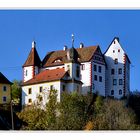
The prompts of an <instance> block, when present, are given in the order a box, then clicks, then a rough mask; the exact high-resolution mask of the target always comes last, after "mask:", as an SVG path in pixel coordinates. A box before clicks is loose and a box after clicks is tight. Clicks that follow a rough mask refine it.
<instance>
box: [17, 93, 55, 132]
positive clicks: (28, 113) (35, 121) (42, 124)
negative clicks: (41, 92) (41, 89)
mask: <svg viewBox="0 0 140 140" xmlns="http://www.w3.org/2000/svg"><path fill="white" fill-rule="evenodd" d="M56 116H57V94H56V91H55V90H53V91H50V93H49V96H48V102H47V103H46V107H45V108H43V109H41V106H40V104H38V102H37V103H36V102H35V103H34V104H32V105H31V106H26V107H25V108H24V109H23V110H22V111H21V112H20V113H18V117H19V118H20V119H21V120H22V121H23V125H22V128H21V129H23V130H54V129H56V128H55V124H56Z"/></svg>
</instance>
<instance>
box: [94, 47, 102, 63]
mask: <svg viewBox="0 0 140 140" xmlns="http://www.w3.org/2000/svg"><path fill="white" fill-rule="evenodd" d="M93 62H95V63H100V64H105V59H104V56H103V54H102V52H101V49H100V47H98V48H97V50H96V51H95V53H94V55H93Z"/></svg>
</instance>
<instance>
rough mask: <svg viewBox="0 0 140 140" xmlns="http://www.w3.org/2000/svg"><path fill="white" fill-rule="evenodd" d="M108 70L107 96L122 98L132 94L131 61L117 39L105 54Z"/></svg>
mask: <svg viewBox="0 0 140 140" xmlns="http://www.w3.org/2000/svg"><path fill="white" fill-rule="evenodd" d="M104 57H105V60H106V64H107V69H106V94H107V95H109V96H112V97H114V98H118V99H120V98H122V97H124V96H127V95H128V94H129V92H130V87H129V86H130V85H129V82H130V78H129V77H130V60H129V58H128V56H127V54H126V53H125V51H124V50H123V48H122V46H121V45H120V42H119V38H118V37H115V38H114V39H113V41H112V42H111V44H110V45H109V47H108V49H107V50H106V52H105V54H104Z"/></svg>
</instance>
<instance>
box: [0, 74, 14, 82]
mask: <svg viewBox="0 0 140 140" xmlns="http://www.w3.org/2000/svg"><path fill="white" fill-rule="evenodd" d="M0 84H12V83H11V82H10V81H9V80H8V79H7V78H6V77H5V76H4V75H3V74H2V73H1V72H0Z"/></svg>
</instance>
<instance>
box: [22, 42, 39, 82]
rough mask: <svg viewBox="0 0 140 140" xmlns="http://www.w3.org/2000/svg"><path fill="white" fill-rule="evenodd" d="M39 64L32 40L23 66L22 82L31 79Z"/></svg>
mask: <svg viewBox="0 0 140 140" xmlns="http://www.w3.org/2000/svg"><path fill="white" fill-rule="evenodd" d="M40 66H41V60H40V58H39V55H38V53H37V50H36V42H35V41H33V42H32V48H31V51H30V53H29V55H28V58H27V60H26V61H25V63H24V65H23V66H22V68H23V82H26V81H28V80H30V79H32V78H33V77H34V76H35V75H36V74H38V73H39V68H40Z"/></svg>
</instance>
